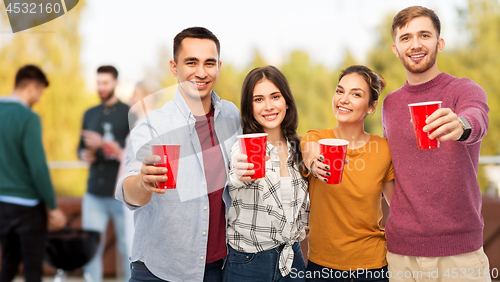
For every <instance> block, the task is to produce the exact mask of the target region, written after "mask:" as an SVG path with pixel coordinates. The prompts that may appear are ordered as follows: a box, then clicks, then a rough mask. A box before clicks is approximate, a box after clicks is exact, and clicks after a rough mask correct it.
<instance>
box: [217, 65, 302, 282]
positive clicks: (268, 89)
mask: <svg viewBox="0 0 500 282" xmlns="http://www.w3.org/2000/svg"><path fill="white" fill-rule="evenodd" d="M241 115H242V127H243V133H245V134H249V133H267V134H268V136H267V141H268V142H267V154H266V155H267V156H268V157H266V176H265V177H264V178H261V179H254V180H252V179H250V177H249V176H250V175H252V174H254V171H253V170H252V169H253V164H249V163H248V161H247V156H246V155H243V154H241V151H240V147H239V144H238V142H237V143H236V144H234V146H233V148H232V149H231V157H230V175H229V178H230V181H229V195H230V196H231V206H230V208H229V212H228V228H227V238H228V241H229V242H228V243H229V248H228V249H229V254H228V257H227V261H226V265H225V269H224V281H238V282H243V281H251V282H258V281H263V282H270V281H289V280H292V278H297V277H292V275H291V274H293V272H294V271H296V272H298V271H302V272H303V271H305V263H304V259H303V257H302V252H301V250H300V243H299V242H300V241H301V240H302V239H304V237H305V231H304V225H305V224H304V223H303V221H305V219H306V216H305V211H306V207H307V204H308V201H307V192H308V191H307V190H308V184H307V180H306V179H305V178H304V177H303V176H302V174H301V171H302V169H303V168H302V154H301V150H300V138H299V136H297V133H296V131H297V125H298V114H297V107H296V105H295V101H294V99H293V96H292V93H291V91H290V87H289V86H288V82H287V80H286V78H285V76H284V75H283V74H282V73H281V72H280V71H279V70H278V69H277V68H275V67H273V66H266V67H263V68H256V69H253V70H252V71H251V72H250V73H249V74H248V75H247V77H246V78H245V81H244V83H243V89H242V91H241ZM293 281H305V279H304V278H302V279H299V278H297V279H293Z"/></svg>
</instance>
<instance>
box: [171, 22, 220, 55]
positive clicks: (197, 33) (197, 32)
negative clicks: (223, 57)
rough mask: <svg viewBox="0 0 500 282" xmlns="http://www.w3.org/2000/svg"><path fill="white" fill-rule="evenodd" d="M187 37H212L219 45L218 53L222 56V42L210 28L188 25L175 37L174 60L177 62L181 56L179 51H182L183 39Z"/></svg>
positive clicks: (217, 45)
mask: <svg viewBox="0 0 500 282" xmlns="http://www.w3.org/2000/svg"><path fill="white" fill-rule="evenodd" d="M186 38H198V39H210V40H212V41H213V42H214V43H215V46H216V47H217V55H218V56H219V58H220V42H219V39H217V36H215V35H214V34H213V33H212V32H211V31H210V30H208V29H206V28H204V27H188V28H186V29H184V30H183V31H181V32H179V33H178V34H177V35H176V36H175V37H174V61H175V62H177V58H178V57H179V52H180V51H181V44H182V40H184V39H186Z"/></svg>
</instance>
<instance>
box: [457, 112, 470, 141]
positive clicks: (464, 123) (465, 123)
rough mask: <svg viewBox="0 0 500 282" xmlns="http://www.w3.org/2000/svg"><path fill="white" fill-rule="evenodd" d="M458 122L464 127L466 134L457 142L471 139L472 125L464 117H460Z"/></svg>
mask: <svg viewBox="0 0 500 282" xmlns="http://www.w3.org/2000/svg"><path fill="white" fill-rule="evenodd" d="M458 122H459V123H460V125H461V126H462V129H463V130H464V133H463V134H462V136H460V138H459V139H458V140H457V141H465V140H467V138H469V135H470V132H471V127H470V124H469V122H468V121H467V120H466V119H465V118H464V117H458Z"/></svg>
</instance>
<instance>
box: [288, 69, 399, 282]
mask: <svg viewBox="0 0 500 282" xmlns="http://www.w3.org/2000/svg"><path fill="white" fill-rule="evenodd" d="M384 86H385V82H384V80H383V78H382V77H380V76H378V75H377V74H376V73H375V72H373V71H371V70H370V69H369V68H367V67H365V66H350V67H348V68H347V69H345V70H344V71H342V73H341V74H340V78H339V84H338V86H337V89H336V91H335V94H334V96H333V105H332V107H333V113H334V115H335V117H336V119H337V121H338V124H337V126H336V127H334V128H328V129H323V130H310V131H309V132H308V133H307V134H306V135H305V136H304V137H303V139H302V152H303V159H304V164H305V165H307V168H308V169H307V170H308V171H307V172H306V173H307V174H308V177H309V193H310V204H311V210H310V218H309V227H310V233H309V262H308V265H307V271H306V273H304V275H305V277H306V278H307V281H389V279H388V278H387V261H386V258H385V255H386V252H387V250H386V241H385V232H384V228H383V227H382V226H381V222H382V206H381V200H382V193H383V195H384V196H385V199H386V200H387V202H389V200H390V196H391V195H392V191H393V190H394V175H393V171H392V161H391V156H390V153H389V146H388V144H387V140H386V139H385V138H381V137H379V136H376V135H372V134H369V133H367V132H365V130H364V121H365V117H366V116H367V115H369V114H371V113H373V112H374V111H375V109H376V107H377V104H378V97H379V94H380V91H381V90H382V89H383V87H384ZM325 138H337V139H344V140H347V141H349V144H348V150H347V157H346V158H347V159H348V160H349V163H348V164H346V165H345V167H344V173H343V178H342V183H340V184H327V183H326V178H325V177H327V176H329V175H330V172H329V171H330V169H331V168H330V167H328V166H327V165H325V164H324V163H323V160H324V158H323V156H321V155H320V146H319V143H318V141H319V140H320V139H325ZM297 275H298V276H299V275H300V274H299V273H298V274H297Z"/></svg>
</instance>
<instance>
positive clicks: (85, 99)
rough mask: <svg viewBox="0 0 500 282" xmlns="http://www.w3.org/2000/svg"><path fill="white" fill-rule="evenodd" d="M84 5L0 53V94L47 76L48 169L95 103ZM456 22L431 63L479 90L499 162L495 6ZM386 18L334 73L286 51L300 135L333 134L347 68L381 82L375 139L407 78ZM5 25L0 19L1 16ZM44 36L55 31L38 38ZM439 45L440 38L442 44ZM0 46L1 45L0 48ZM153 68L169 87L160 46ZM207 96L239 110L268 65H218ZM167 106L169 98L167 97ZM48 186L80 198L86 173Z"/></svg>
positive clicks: (65, 153)
mask: <svg viewBox="0 0 500 282" xmlns="http://www.w3.org/2000/svg"><path fill="white" fill-rule="evenodd" d="M84 5H85V3H84V2H82V1H80V3H79V5H78V6H77V8H76V9H74V10H72V11H71V12H70V13H68V15H66V16H63V17H60V18H58V19H56V20H54V21H52V22H49V23H48V24H45V25H43V26H40V27H37V28H34V29H31V30H30V31H28V32H21V33H19V34H16V35H13V36H12V40H11V41H10V42H8V43H5V44H1V45H0V70H2V71H1V72H0V81H1V82H2V83H0V93H2V94H8V93H10V91H11V90H12V82H13V81H14V74H15V71H16V70H17V69H18V68H19V67H20V66H22V65H23V64H26V63H35V64H38V65H40V66H42V68H43V69H44V71H45V72H47V73H48V76H49V79H50V81H51V86H50V87H49V88H48V89H47V91H46V92H45V94H44V96H43V98H42V100H41V101H40V103H39V104H38V105H37V106H36V107H35V108H34V110H35V111H36V112H38V113H39V114H40V117H41V118H42V121H43V128H44V131H43V140H44V145H45V148H46V152H47V158H48V160H49V161H53V160H76V159H77V156H76V146H77V141H78V137H79V131H80V128H81V119H82V116H83V113H84V111H85V110H86V109H87V108H89V107H90V106H92V105H93V104H96V103H98V100H97V97H96V95H94V94H93V93H87V90H86V89H85V85H84V81H83V77H82V74H81V70H80V69H81V65H80V55H79V54H80V45H81V39H80V35H79V34H78V32H75V31H76V30H78V21H79V18H80V14H81V10H82V8H83V7H84ZM457 13H458V16H459V22H460V23H461V24H460V25H459V26H457V27H455V28H459V29H460V33H459V34H460V35H461V36H463V40H457V41H455V42H459V43H458V44H460V45H459V46H446V47H445V49H444V51H443V52H442V53H441V54H440V55H439V56H438V65H439V70H440V71H442V72H447V73H450V74H452V75H454V76H457V77H468V78H470V79H472V80H474V81H475V82H477V83H478V84H479V85H480V86H482V87H483V88H484V90H485V91H486V93H487V94H488V99H489V101H488V103H489V106H490V109H491V111H490V114H489V117H490V130H489V132H488V135H487V137H486V138H485V139H484V140H483V145H482V149H481V154H482V155H497V154H499V150H500V144H499V142H497V140H500V131H499V130H498V129H499V128H500V97H499V96H498V95H497V94H496V93H498V92H499V90H500V80H498V79H496V75H497V71H498V70H499V69H500V57H499V56H498V55H497V52H498V51H497V50H500V4H499V1H487V0H469V5H468V7H467V8H466V9H464V10H458V11H457ZM393 16H394V15H388V16H387V17H386V19H385V20H384V21H383V22H382V24H381V25H380V26H378V27H377V29H376V32H377V33H378V35H377V36H378V38H379V40H378V41H377V42H375V44H374V45H373V47H372V48H371V51H370V52H369V53H368V56H367V60H366V61H365V62H357V61H356V60H355V59H354V58H353V56H352V55H351V54H350V52H349V50H346V51H345V53H344V60H343V62H342V63H341V64H339V66H337V67H336V68H334V69H328V68H327V67H325V66H324V65H323V64H321V63H315V62H313V61H311V60H310V58H309V55H308V54H307V53H305V52H302V51H299V50H297V51H293V52H291V53H290V54H288V56H287V57H286V58H285V60H284V61H283V63H282V64H281V65H278V66H277V67H278V68H279V69H280V70H281V71H282V72H283V73H284V74H285V76H286V77H287V79H288V81H289V84H290V87H291V89H292V93H293V94H294V97H295V101H296V103H297V107H298V111H299V117H300V123H299V130H298V133H299V135H304V134H305V133H306V132H307V130H309V129H321V128H329V127H334V126H335V125H336V121H335V118H334V116H333V113H332V108H331V99H332V96H333V93H334V90H335V87H336V85H337V83H338V75H339V72H340V70H341V69H344V68H345V67H347V66H349V65H352V64H359V63H362V64H365V65H367V66H368V67H370V68H372V69H373V70H375V71H376V72H378V73H379V74H381V75H382V76H383V77H384V78H385V80H386V82H387V85H386V88H385V89H384V91H383V92H382V93H381V97H380V100H379V101H380V103H379V105H378V108H377V110H376V111H375V113H374V114H372V115H371V116H369V117H368V118H367V120H366V123H365V129H366V131H368V132H370V133H373V134H377V135H382V125H381V122H380V112H381V110H380V109H381V103H382V102H383V99H384V98H385V96H386V95H387V94H388V93H389V92H391V91H394V90H396V89H398V88H399V87H401V86H402V85H403V84H404V83H405V81H406V73H405V70H404V67H403V66H402V64H401V63H400V61H399V59H398V58H396V57H395V56H394V54H393V53H392V51H391V48H390V47H391V45H392V44H393V41H392V37H391V32H390V31H391V30H390V26H391V21H392V17H393ZM1 17H2V18H3V23H4V24H5V18H6V15H5V13H4V14H2V15H1ZM43 30H56V31H57V32H56V33H44V32H43ZM445 39H446V38H445ZM0 43H3V42H2V41H0ZM158 57H159V58H158V63H157V65H156V66H155V67H154V68H150V69H148V70H147V71H146V77H150V78H152V79H155V80H158V81H160V82H161V84H162V86H163V87H169V86H173V85H175V84H176V83H177V79H176V78H175V77H173V76H172V74H171V72H170V65H169V61H170V59H171V50H169V48H167V47H165V46H161V47H160V49H159V52H158ZM222 61H223V65H222V70H221V76H220V77H219V79H218V81H217V84H216V86H215V88H214V90H215V91H216V92H217V93H218V94H219V96H221V97H222V98H223V99H226V100H229V101H232V102H234V103H235V104H236V106H238V107H239V105H240V91H241V86H242V84H243V80H244V78H245V76H246V74H247V73H248V72H249V71H250V70H251V69H253V68H255V67H262V66H265V65H267V63H266V60H265V59H264V58H263V57H262V56H261V54H260V53H259V52H258V50H255V52H254V55H253V58H252V60H251V62H250V64H249V65H248V66H247V67H245V68H243V69H238V68H236V67H234V66H232V65H230V64H227V63H225V62H224V54H222ZM170 98H171V97H170ZM51 173H52V177H53V178H52V179H53V182H54V185H55V187H56V189H57V192H58V194H59V195H81V194H83V193H84V191H85V188H86V177H87V172H86V171H85V170H53V171H52V172H51ZM479 182H480V185H481V187H482V188H483V189H484V188H485V187H486V186H487V185H488V181H487V180H486V179H485V178H484V177H483V174H482V170H481V169H480V172H479Z"/></svg>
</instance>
